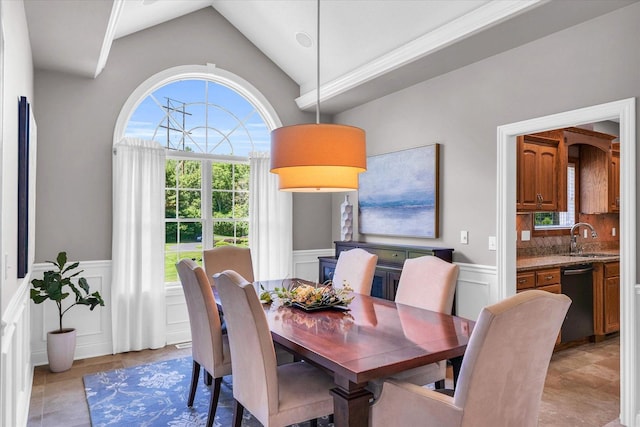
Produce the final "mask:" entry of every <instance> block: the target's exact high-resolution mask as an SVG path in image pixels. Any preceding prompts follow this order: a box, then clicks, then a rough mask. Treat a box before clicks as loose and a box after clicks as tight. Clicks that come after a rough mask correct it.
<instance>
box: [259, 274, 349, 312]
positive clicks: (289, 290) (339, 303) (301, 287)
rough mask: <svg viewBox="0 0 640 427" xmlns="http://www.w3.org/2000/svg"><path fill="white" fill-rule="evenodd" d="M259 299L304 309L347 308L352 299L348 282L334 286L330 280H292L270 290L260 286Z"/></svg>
mask: <svg viewBox="0 0 640 427" xmlns="http://www.w3.org/2000/svg"><path fill="white" fill-rule="evenodd" d="M261 291H262V292H261V293H260V300H261V301H263V302H266V303H269V302H272V301H274V300H278V301H279V302H280V304H282V305H285V306H292V307H297V308H300V309H303V310H305V311H315V310H323V309H328V308H336V309H342V310H348V307H347V306H348V305H349V304H350V303H351V301H352V300H353V295H352V292H353V289H351V287H350V286H349V285H348V284H345V286H344V287H342V288H338V289H336V288H334V287H333V283H331V281H327V282H325V283H323V284H315V283H314V284H311V283H308V282H302V281H299V280H293V281H291V283H290V284H289V286H287V287H285V286H282V287H278V288H275V289H273V290H272V291H269V290H265V289H264V288H261Z"/></svg>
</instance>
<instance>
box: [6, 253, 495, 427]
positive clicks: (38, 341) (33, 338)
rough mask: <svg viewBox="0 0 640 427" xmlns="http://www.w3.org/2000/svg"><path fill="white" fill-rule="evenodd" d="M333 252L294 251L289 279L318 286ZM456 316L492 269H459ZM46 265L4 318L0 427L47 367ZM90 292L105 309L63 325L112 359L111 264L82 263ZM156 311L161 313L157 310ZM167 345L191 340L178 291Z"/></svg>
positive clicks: (472, 306)
mask: <svg viewBox="0 0 640 427" xmlns="http://www.w3.org/2000/svg"><path fill="white" fill-rule="evenodd" d="M333 253H334V251H333V249H322V250H308V251H295V252H294V256H293V265H292V271H293V276H295V277H299V278H303V279H307V280H312V281H317V280H318V257H319V256H331V255H332V254H333ZM458 265H459V266H460V274H459V276H458V284H457V286H458V289H457V293H456V295H457V297H456V312H457V313H458V315H459V316H462V317H466V318H469V319H473V320H475V319H476V318H477V316H478V314H479V313H480V310H481V309H482V307H484V306H485V305H486V304H487V301H489V295H490V289H492V288H495V286H496V268H495V267H492V266H479V265H473V264H458ZM49 268H50V266H49V264H36V265H34V271H33V272H32V275H31V276H28V277H27V278H25V281H24V284H25V285H24V286H22V287H21V290H20V292H18V294H17V295H15V296H14V298H13V300H12V301H11V302H10V303H9V306H8V309H7V310H6V312H5V318H3V319H2V341H1V342H2V354H1V358H2V359H1V366H0V368H1V371H0V375H1V378H2V389H1V390H0V392H1V396H0V398H1V401H0V409H1V410H2V412H1V414H2V415H1V417H0V422H1V425H0V427H4V426H7V427H8V426H19V425H25V423H26V418H27V414H28V409H29V399H30V395H31V383H32V378H33V366H38V365H45V364H46V363H47V354H46V334H47V331H49V330H52V329H55V328H56V327H57V321H58V320H57V312H56V307H55V305H53V304H51V303H44V304H39V305H36V304H33V303H32V302H31V300H30V299H29V285H28V283H29V282H30V280H31V278H33V277H42V274H43V272H44V271H45V270H47V269H49ZM80 268H82V269H83V270H84V272H83V273H82V276H83V277H85V278H86V279H87V281H88V282H89V285H90V286H91V289H92V290H96V291H99V292H100V293H101V295H102V296H103V298H104V300H105V307H103V308H102V307H101V308H96V309H95V311H94V312H91V311H89V310H87V309H86V308H85V307H80V308H77V309H72V310H70V311H69V312H68V313H67V314H66V315H65V317H64V324H63V326H70V327H71V326H72V327H75V328H76V329H77V331H78V336H77V348H76V353H75V357H76V359H86V358H90V357H96V356H102V355H107V354H111V352H112V345H111V340H112V337H111V311H110V309H109V307H110V306H111V304H110V302H111V261H109V260H107V261H85V262H82V263H80ZM159 309H162V308H160V307H159ZM163 309H165V310H166V314H167V344H176V343H180V342H185V341H189V340H190V339H191V333H190V330H189V322H188V319H189V316H188V314H187V308H186V304H185V301H184V295H183V293H182V288H181V287H180V286H172V287H169V288H167V296H166V304H165V307H163Z"/></svg>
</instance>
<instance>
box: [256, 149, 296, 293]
mask: <svg viewBox="0 0 640 427" xmlns="http://www.w3.org/2000/svg"><path fill="white" fill-rule="evenodd" d="M270 163H271V161H270V159H269V154H268V153H251V154H250V155H249V165H250V180H249V188H250V191H249V246H250V247H251V256H252V258H253V269H254V273H255V278H256V280H272V279H283V278H286V277H291V273H292V271H293V268H292V265H293V228H292V227H293V203H292V196H291V193H289V192H284V191H279V190H278V177H277V175H275V174H272V173H271V172H269V169H270Z"/></svg>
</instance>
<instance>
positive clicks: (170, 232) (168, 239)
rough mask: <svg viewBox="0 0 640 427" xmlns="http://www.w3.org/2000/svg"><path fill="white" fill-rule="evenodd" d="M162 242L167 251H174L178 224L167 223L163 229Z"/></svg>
mask: <svg viewBox="0 0 640 427" xmlns="http://www.w3.org/2000/svg"><path fill="white" fill-rule="evenodd" d="M164 241H165V246H166V248H167V250H176V249H177V248H176V247H175V244H176V243H178V224H176V223H175V222H167V223H166V224H165V227H164Z"/></svg>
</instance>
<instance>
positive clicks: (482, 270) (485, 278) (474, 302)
mask: <svg viewBox="0 0 640 427" xmlns="http://www.w3.org/2000/svg"><path fill="white" fill-rule="evenodd" d="M456 264H457V265H458V267H459V268H460V272H459V274H458V283H457V288H456V314H457V315H458V316H460V317H464V318H467V319H471V320H476V319H477V318H478V315H479V314H480V311H481V310H482V309H483V308H484V307H485V306H487V305H488V304H489V291H490V289H491V288H492V287H494V286H496V283H497V277H496V274H497V270H496V267H494V266H486V265H477V264H463V263H456Z"/></svg>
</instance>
